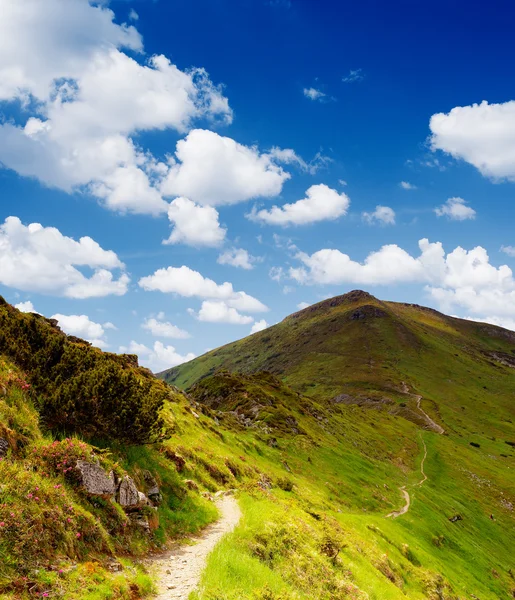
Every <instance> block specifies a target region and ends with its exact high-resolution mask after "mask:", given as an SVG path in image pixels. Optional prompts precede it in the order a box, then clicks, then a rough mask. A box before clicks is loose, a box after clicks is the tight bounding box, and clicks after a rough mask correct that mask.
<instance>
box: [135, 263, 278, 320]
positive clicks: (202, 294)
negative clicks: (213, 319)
mask: <svg viewBox="0 0 515 600" xmlns="http://www.w3.org/2000/svg"><path fill="white" fill-rule="evenodd" d="M139 285H140V287H142V288H143V289H144V290H146V291H160V292H163V293H166V294H178V295H179V296H183V297H185V298H202V299H209V300H224V301H225V302H226V303H227V305H228V306H230V307H232V308H235V309H236V310H241V311H242V312H250V313H252V312H263V311H266V310H268V309H267V307H266V306H265V305H264V304H263V303H261V302H260V301H259V300H257V299H256V298H254V297H252V296H249V295H248V294H246V293H245V292H236V291H234V288H233V286H232V284H231V283H229V282H227V281H226V282H225V283H222V284H220V285H219V284H217V283H215V282H214V281H213V280H212V279H208V278H207V277H203V276H202V275H201V274H200V273H199V272H198V271H194V270H192V269H190V268H189V267H186V266H182V267H168V268H166V269H158V270H157V271H156V272H155V273H154V274H153V275H149V276H147V277H142V278H141V279H140V280H139Z"/></svg>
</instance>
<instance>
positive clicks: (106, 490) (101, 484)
mask: <svg viewBox="0 0 515 600" xmlns="http://www.w3.org/2000/svg"><path fill="white" fill-rule="evenodd" d="M75 468H76V471H77V474H78V477H79V481H80V483H81V485H82V487H83V488H84V489H85V491H86V492H87V493H88V494H92V495H94V496H107V497H112V496H114V494H115V491H116V481H115V477H114V473H113V472H112V471H111V472H110V473H106V472H105V471H104V469H102V467H101V466H100V465H98V464H96V463H92V462H87V461H85V460H78V461H77V465H76V467H75Z"/></svg>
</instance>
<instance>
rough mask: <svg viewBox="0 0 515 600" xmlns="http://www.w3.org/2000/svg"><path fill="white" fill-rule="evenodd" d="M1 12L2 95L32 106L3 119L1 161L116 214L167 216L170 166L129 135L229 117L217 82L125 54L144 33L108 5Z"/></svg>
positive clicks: (15, 7)
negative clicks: (164, 188) (15, 119)
mask: <svg viewBox="0 0 515 600" xmlns="http://www.w3.org/2000/svg"><path fill="white" fill-rule="evenodd" d="M43 5H44V6H43ZM0 10H1V12H2V20H1V23H0V100H2V99H3V100H5V101H14V100H21V101H22V102H25V103H26V105H27V106H28V107H29V106H30V108H31V109H32V110H31V112H32V116H31V117H30V118H28V119H27V120H26V121H25V122H23V121H22V122H21V123H19V124H16V125H15V124H13V123H10V122H8V123H3V124H2V125H0V161H1V162H2V163H3V164H4V165H5V166H6V167H8V168H11V169H13V170H15V171H17V172H18V173H19V174H20V175H24V176H30V177H36V178H37V179H39V180H40V181H41V182H42V183H44V184H45V185H48V186H51V187H57V188H60V189H63V190H65V191H67V192H72V191H74V190H77V189H78V190H87V191H89V192H90V193H92V194H93V195H95V196H96V197H98V198H99V199H101V200H103V201H104V202H105V204H106V205H107V206H108V207H109V208H111V209H114V210H119V211H130V212H134V213H150V214H158V213H161V212H165V211H166V209H167V204H166V203H165V202H164V200H163V199H162V197H161V194H160V192H159V190H158V187H159V184H160V181H161V179H162V178H163V177H164V175H165V174H166V172H167V170H168V167H167V165H164V164H160V163H158V162H157V161H156V160H155V159H154V158H153V157H152V156H151V155H150V154H149V153H148V152H145V151H143V150H142V149H140V148H139V147H137V145H136V144H135V143H134V142H133V140H132V137H131V136H133V135H135V134H137V133H138V132H140V131H146V130H164V129H168V128H173V129H176V130H177V131H179V132H185V131H187V130H188V129H189V128H190V127H191V126H192V123H193V121H194V120H196V119H198V118H216V117H219V118H221V119H222V120H224V121H225V122H230V121H231V119H232V111H231V109H230V108H229V105H228V102H227V99H226V98H225V97H224V96H223V94H222V92H221V90H220V88H218V87H216V86H215V85H213V83H212V82H211V81H210V79H209V77H208V75H207V73H206V72H205V71H204V70H202V69H191V70H189V71H181V70H180V69H178V68H177V67H176V66H175V65H173V64H172V63H171V62H170V61H169V60H168V59H167V58H166V57H164V56H152V57H150V58H149V59H148V60H147V62H146V64H140V63H139V62H137V61H136V60H135V59H134V58H132V57H130V56H129V55H128V54H125V53H124V52H123V51H122V49H123V48H128V49H129V50H133V51H142V41H141V37H140V35H139V33H138V32H137V30H136V29H135V28H134V26H132V25H131V26H127V25H117V24H115V23H114V22H113V19H114V14H113V12H112V11H111V10H109V9H108V8H107V7H105V6H93V5H91V4H90V3H89V2H88V1H87V0H46V1H45V2H44V3H42V2H40V1H39V0H26V1H24V2H23V8H22V7H21V5H20V3H19V2H17V1H16V0H0ZM120 98H123V102H120ZM22 114H25V113H22Z"/></svg>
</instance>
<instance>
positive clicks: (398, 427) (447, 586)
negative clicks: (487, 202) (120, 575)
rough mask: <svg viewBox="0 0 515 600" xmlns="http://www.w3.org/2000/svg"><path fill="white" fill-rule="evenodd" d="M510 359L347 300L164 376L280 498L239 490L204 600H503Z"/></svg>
mask: <svg viewBox="0 0 515 600" xmlns="http://www.w3.org/2000/svg"><path fill="white" fill-rule="evenodd" d="M514 359H515V334H513V333H511V332H508V331H506V330H503V329H501V328H498V327H494V326H489V325H484V324H478V323H472V322H468V321H462V320H459V319H453V318H450V317H446V316H444V315H442V314H440V313H437V312H436V311H433V310H430V309H425V308H422V307H418V306H412V305H404V304H396V303H388V302H381V301H378V300H376V299H375V298H373V297H371V296H369V295H368V294H365V293H363V292H354V293H351V294H348V295H346V296H342V297H338V298H335V299H332V300H328V301H324V302H322V303H320V304H318V305H315V306H313V307H310V308H308V309H305V310H304V311H301V312H299V313H296V314H294V315H292V316H290V317H288V318H287V319H285V320H284V321H283V322H282V323H280V324H278V325H276V326H274V327H271V328H269V329H267V330H265V331H263V332H260V333H257V334H254V335H253V336H250V337H249V338H246V339H244V340H241V341H239V342H236V343H234V344H229V345H228V346H225V347H223V348H220V349H218V350H214V351H212V352H210V353H208V354H206V355H204V356H202V357H200V358H198V359H196V360H194V361H192V362H190V363H187V364H185V365H182V366H181V367H178V368H175V369H172V370H170V371H168V372H166V373H164V374H163V376H164V377H165V378H166V379H167V380H168V381H170V382H172V383H174V384H175V385H179V386H180V387H184V388H187V389H188V393H189V394H191V395H192V396H193V397H194V398H195V399H196V400H197V401H199V402H200V403H202V405H203V406H205V407H206V408H205V410H206V411H207V413H208V414H210V415H211V416H212V417H214V418H216V419H217V421H218V422H219V423H220V426H224V423H225V422H226V421H227V420H228V419H229V422H228V427H230V428H234V427H236V426H238V424H239V426H240V427H241V429H242V434H241V435H242V436H248V435H250V436H254V438H255V439H256V440H257V444H258V446H259V447H260V448H261V449H262V450H261V451H262V452H263V456H264V457H266V458H265V459H261V463H260V464H261V467H262V468H263V469H264V470H266V469H269V470H271V469H272V465H274V469H276V468H277V466H279V465H280V466H282V475H281V477H286V478H288V479H289V480H290V483H291V486H290V485H286V486H285V487H286V488H288V489H289V488H290V487H291V491H285V490H284V489H281V487H280V486H278V489H275V488H274V486H272V488H271V489H267V486H262V487H261V488H259V486H258V488H259V489H255V488H251V489H247V490H246V495H245V496H244V499H243V504H244V507H245V509H246V511H245V521H244V523H243V525H242V527H240V529H239V530H237V531H236V533H235V534H233V535H232V536H231V537H230V538H228V539H227V540H226V542H225V544H224V547H223V549H222V550H223V553H222V550H220V553H219V554H218V555H217V557H216V558H213V562H212V564H211V566H210V569H209V570H208V572H207V574H206V579H205V588H204V592H203V593H202V594H201V595H200V598H203V599H204V598H205V599H207V598H233V597H234V598H238V597H252V596H251V593H254V592H255V593H257V592H256V591H255V590H256V588H257V587H262V585H261V584H263V585H264V584H265V583H266V585H268V586H269V587H270V591H269V592H266V593H264V595H263V596H262V597H263V598H265V597H266V598H268V597H269V598H304V597H305V598H340V597H341V598H344V597H369V598H378V599H379V598H399V597H409V598H473V597H478V598H482V599H485V598H491V599H494V598H509V597H513V596H512V595H513V590H514V589H515V575H514V565H513V559H512V555H511V554H510V553H509V552H506V549H507V548H509V547H510V546H511V545H512V543H513V536H514V526H515V519H514V511H513V508H514V505H515V476H514V472H513V469H514V466H515V460H514V449H513V448H514V442H515V428H514V424H513V419H514V415H515V410H514V404H513V402H514V401H513V397H514V392H515V370H514V365H515V360H514ZM221 369H222V371H221V372H220V370H221ZM262 370H266V371H269V372H272V373H273V374H274V375H275V377H278V378H279V379H280V382H279V381H276V380H275V378H272V377H270V376H263V375H256V374H258V373H259V372H260V371H262ZM263 377H265V380H263ZM266 377H268V378H269V379H268V380H266ZM271 386H272V387H271ZM274 386H275V391H274V389H272V388H273V387H274ZM286 386H288V387H289V388H291V389H290V391H289V393H287V392H286V390H287V387H286ZM270 395H272V396H273V397H274V400H272V401H270ZM292 418H293V419H294V421H293V420H292ZM284 423H289V424H290V425H289V429H288V427H286V428H284V426H283V424H284ZM293 423H295V424H294V425H293V427H292V424H293ZM442 431H443V432H444V433H443V434H441V433H439V432H442ZM240 439H241V438H240ZM264 444H266V447H264ZM275 445H277V447H275ZM263 448H265V449H263ZM277 453H279V457H277ZM274 454H275V458H274V457H273V456H274ZM263 461H264V464H263ZM425 477H427V480H426V479H425ZM403 486H405V488H406V490H407V491H408V493H409V495H410V501H411V506H410V508H409V511H408V512H407V513H406V514H405V515H402V516H400V517H398V518H396V519H387V518H385V517H386V515H387V514H389V513H390V512H391V511H394V510H395V509H399V508H400V507H401V506H402V505H403V504H404V499H403V495H402V491H401V490H400V489H399V488H401V487H403ZM263 487H264V489H262V488H263ZM313 514H314V515H315V516H312V515H313ZM326 531H329V532H330V533H331V534H334V535H335V536H336V538H337V539H339V540H340V541H339V542H336V541H334V540H333V542H331V544H332V545H331V544H330V545H331V547H332V546H338V548H339V552H338V555H337V558H336V559H335V560H334V561H333V563H331V561H329V563H327V562H326V563H324V562H323V556H324V550H323V548H324V543H323V541H322V540H323V539H324V538H323V536H324V535H325V532H326ZM263 545H264V546H265V548H263V547H262V546H263ZM270 546H271V547H270ZM224 557H229V558H227V559H226V558H224ZM306 557H309V559H308V558H306ZM315 557H316V559H315ZM321 557H322V558H321ZM318 559H320V560H322V563H320V564H318V563H317V560H318ZM306 561H307V562H306ZM220 564H222V565H224V567H223V568H220ZM215 565H216V566H215ZM236 565H237V566H236ZM328 565H330V566H328ZM324 568H329V569H330V570H331V573H332V575H331V577H330V580H331V581H333V583H332V584H331V585H333V584H334V585H335V586H337V587H336V588H335V587H334V585H333V587H332V588H331V589H328V588H324V589H322V588H323V586H322V587H321V583H320V582H321V581H325V580H326V577H327V576H326V575H325V574H324V573H325V571H324ZM253 573H254V574H259V576H258V575H252V574H253ZM334 573H336V575H334ZM333 576H334V577H336V578H337V579H338V581H339V583H335V581H336V580H333V579H332V577H333ZM260 578H261V579H260ZM258 580H259V581H261V584H259V585H257V582H258ZM252 582H254V583H252ZM328 585H329V584H328ZM238 586H239V590H238ZM338 586H340V587H341V590H340V588H338ZM346 586H347V587H346ZM349 586H350V587H349ZM353 586H355V587H356V588H357V589H359V591H357V590H356V589H354V588H353ZM222 589H223V590H228V589H229V590H232V589H235V590H237V591H235V592H234V593H233V595H231V594H230V593H228V592H224V594H222V592H221V591H220V590H222ZM336 589H338V591H336ZM250 590H254V592H251V591H250ZM314 590H316V591H314ZM353 590H354V591H353ZM231 593H232V592H231ZM238 594H240V595H238ZM266 594H268V595H266ZM353 594H354V595H353ZM360 594H363V595H360ZM367 594H368V596H367Z"/></svg>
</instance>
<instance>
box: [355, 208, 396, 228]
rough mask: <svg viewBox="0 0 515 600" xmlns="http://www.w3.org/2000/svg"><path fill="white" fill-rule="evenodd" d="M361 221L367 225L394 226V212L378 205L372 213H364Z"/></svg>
mask: <svg viewBox="0 0 515 600" xmlns="http://www.w3.org/2000/svg"><path fill="white" fill-rule="evenodd" d="M362 216H363V219H364V221H366V222H367V223H368V224H369V225H373V224H374V223H379V224H380V225H395V211H394V210H393V208H390V207H389V206H381V205H380V204H378V205H377V206H376V209H375V211H374V212H372V213H369V212H364V213H363V215H362Z"/></svg>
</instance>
